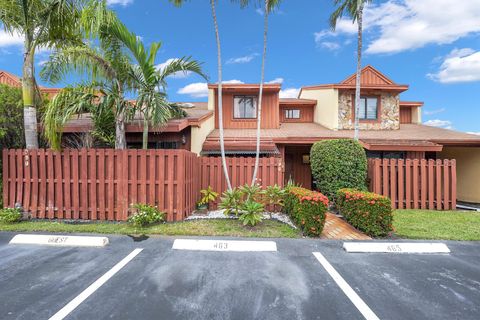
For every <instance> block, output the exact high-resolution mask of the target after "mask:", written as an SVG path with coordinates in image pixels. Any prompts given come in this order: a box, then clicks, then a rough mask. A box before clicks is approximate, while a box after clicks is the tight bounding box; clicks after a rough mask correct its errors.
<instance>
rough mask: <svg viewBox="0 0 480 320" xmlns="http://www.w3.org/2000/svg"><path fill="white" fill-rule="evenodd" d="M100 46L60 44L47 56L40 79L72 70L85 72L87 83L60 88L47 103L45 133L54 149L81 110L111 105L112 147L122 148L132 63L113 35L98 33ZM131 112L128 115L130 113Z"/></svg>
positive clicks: (59, 77) (52, 79) (54, 79)
mask: <svg viewBox="0 0 480 320" xmlns="http://www.w3.org/2000/svg"><path fill="white" fill-rule="evenodd" d="M99 42H100V48H94V47H90V46H86V45H77V46H70V47H66V48H63V49H61V50H58V51H56V52H55V53H53V54H52V55H51V56H50V59H49V61H48V62H47V63H46V64H45V65H44V66H43V69H42V70H41V72H40V75H41V77H42V79H43V80H45V81H48V82H50V83H57V82H59V81H60V80H62V79H64V78H65V77H66V75H68V74H69V73H70V72H72V71H74V72H77V73H79V74H81V75H87V76H88V78H89V80H90V81H89V82H88V84H82V83H80V84H78V85H76V86H73V87H69V88H65V89H64V90H62V91H60V93H59V94H58V96H56V97H55V98H54V99H53V100H52V101H51V102H50V103H49V104H48V105H47V107H46V113H45V115H44V126H45V136H46V137H47V140H49V141H50V144H51V147H52V148H53V149H59V148H60V138H61V128H63V126H64V125H65V123H66V121H68V120H69V118H70V117H71V116H72V115H74V114H78V113H79V112H80V111H82V110H83V112H87V111H92V108H93V106H94V105H97V104H98V107H99V109H101V108H107V107H108V108H110V109H111V110H113V112H114V114H115V148H117V149H125V148H126V139H125V121H126V120H128V119H129V118H131V114H132V112H130V113H129V111H132V110H133V107H134V105H133V104H132V103H131V102H130V101H129V100H128V99H127V98H126V97H125V92H128V91H130V90H131V88H132V86H133V81H132V79H131V78H130V70H132V69H133V66H132V64H131V62H130V59H129V57H128V56H127V55H125V54H124V53H123V52H122V47H121V44H120V42H119V41H118V40H116V39H114V38H113V37H106V36H102V37H100V41H99ZM129 115H130V117H129Z"/></svg>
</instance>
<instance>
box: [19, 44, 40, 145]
mask: <svg viewBox="0 0 480 320" xmlns="http://www.w3.org/2000/svg"><path fill="white" fill-rule="evenodd" d="M34 55H35V50H34V49H33V48H30V39H29V36H28V35H25V53H24V56H23V74H22V95H23V123H24V129H25V144H26V148H27V149H38V131H37V109H36V108H35V78H34V77H35V70H34Z"/></svg>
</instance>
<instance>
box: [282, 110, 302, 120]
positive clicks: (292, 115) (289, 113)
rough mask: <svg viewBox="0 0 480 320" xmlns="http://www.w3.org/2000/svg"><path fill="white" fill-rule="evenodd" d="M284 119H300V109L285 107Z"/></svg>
mask: <svg viewBox="0 0 480 320" xmlns="http://www.w3.org/2000/svg"><path fill="white" fill-rule="evenodd" d="M285 118H286V119H300V110H299V109H287V110H285Z"/></svg>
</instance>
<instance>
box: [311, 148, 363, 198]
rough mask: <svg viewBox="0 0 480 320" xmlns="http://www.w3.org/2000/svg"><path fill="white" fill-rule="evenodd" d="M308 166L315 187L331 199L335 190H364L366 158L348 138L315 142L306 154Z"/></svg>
mask: <svg viewBox="0 0 480 320" xmlns="http://www.w3.org/2000/svg"><path fill="white" fill-rule="evenodd" d="M310 165H311V168H312V175H313V177H314V178H315V181H316V183H317V188H318V190H320V192H322V193H323V194H325V195H326V196H327V197H329V199H330V200H334V199H335V197H336V193H337V190H339V189H342V188H355V189H360V190H366V179H367V156H366V154H365V150H364V149H363V147H362V145H361V144H360V143H358V142H357V141H354V140H351V139H333V140H323V141H319V142H316V143H315V144H314V145H313V146H312V149H311V151H310Z"/></svg>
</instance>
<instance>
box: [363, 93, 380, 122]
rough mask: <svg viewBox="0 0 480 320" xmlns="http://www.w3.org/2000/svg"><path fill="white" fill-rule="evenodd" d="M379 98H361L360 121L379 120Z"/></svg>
mask: <svg viewBox="0 0 480 320" xmlns="http://www.w3.org/2000/svg"><path fill="white" fill-rule="evenodd" d="M377 112H378V98H377V97H361V98H360V112H359V114H358V118H359V119H360V120H377Z"/></svg>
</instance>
